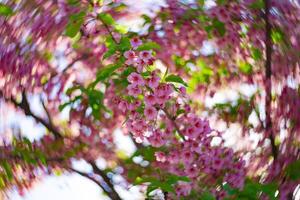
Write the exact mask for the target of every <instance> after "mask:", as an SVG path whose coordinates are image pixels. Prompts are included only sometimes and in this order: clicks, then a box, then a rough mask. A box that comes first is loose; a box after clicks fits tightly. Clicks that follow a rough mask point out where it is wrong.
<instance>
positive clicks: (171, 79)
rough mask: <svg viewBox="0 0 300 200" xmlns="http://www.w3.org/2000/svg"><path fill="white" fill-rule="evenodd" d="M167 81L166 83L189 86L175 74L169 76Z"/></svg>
mask: <svg viewBox="0 0 300 200" xmlns="http://www.w3.org/2000/svg"><path fill="white" fill-rule="evenodd" d="M165 81H166V82H174V83H181V84H183V85H185V86H187V83H186V82H184V80H183V79H182V78H181V77H180V76H176V75H174V74H171V75H169V76H167V77H166V78H165Z"/></svg>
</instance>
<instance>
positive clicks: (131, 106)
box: [128, 101, 142, 110]
mask: <svg viewBox="0 0 300 200" xmlns="http://www.w3.org/2000/svg"><path fill="white" fill-rule="evenodd" d="M141 104H142V103H141V102H140V101H135V102H133V103H130V104H129V105H128V110H135V109H137V108H138V107H139V106H140V105H141Z"/></svg>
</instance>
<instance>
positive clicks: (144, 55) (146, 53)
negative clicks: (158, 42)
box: [139, 51, 152, 62]
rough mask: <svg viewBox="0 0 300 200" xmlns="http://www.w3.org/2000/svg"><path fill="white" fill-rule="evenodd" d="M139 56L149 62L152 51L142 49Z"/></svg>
mask: <svg viewBox="0 0 300 200" xmlns="http://www.w3.org/2000/svg"><path fill="white" fill-rule="evenodd" d="M139 57H140V58H141V59H142V60H144V61H145V62H148V61H149V60H150V59H151V58H152V55H151V51H141V52H140V53H139Z"/></svg>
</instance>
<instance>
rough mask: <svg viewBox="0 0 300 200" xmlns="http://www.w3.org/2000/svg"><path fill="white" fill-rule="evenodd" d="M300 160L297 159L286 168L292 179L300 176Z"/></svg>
mask: <svg viewBox="0 0 300 200" xmlns="http://www.w3.org/2000/svg"><path fill="white" fill-rule="evenodd" d="M299 171H300V160H297V161H295V162H293V163H291V164H289V165H288V167H287V168H286V174H287V176H288V177H289V178H290V179H292V180H297V179H299V178H300V173H299Z"/></svg>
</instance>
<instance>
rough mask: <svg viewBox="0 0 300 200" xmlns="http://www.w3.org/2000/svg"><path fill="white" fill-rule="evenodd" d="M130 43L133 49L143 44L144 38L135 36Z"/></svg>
mask: <svg viewBox="0 0 300 200" xmlns="http://www.w3.org/2000/svg"><path fill="white" fill-rule="evenodd" d="M130 44H131V46H132V48H133V49H137V47H139V46H140V45H141V44H142V40H140V39H139V38H138V37H134V38H132V39H131V40H130Z"/></svg>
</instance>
